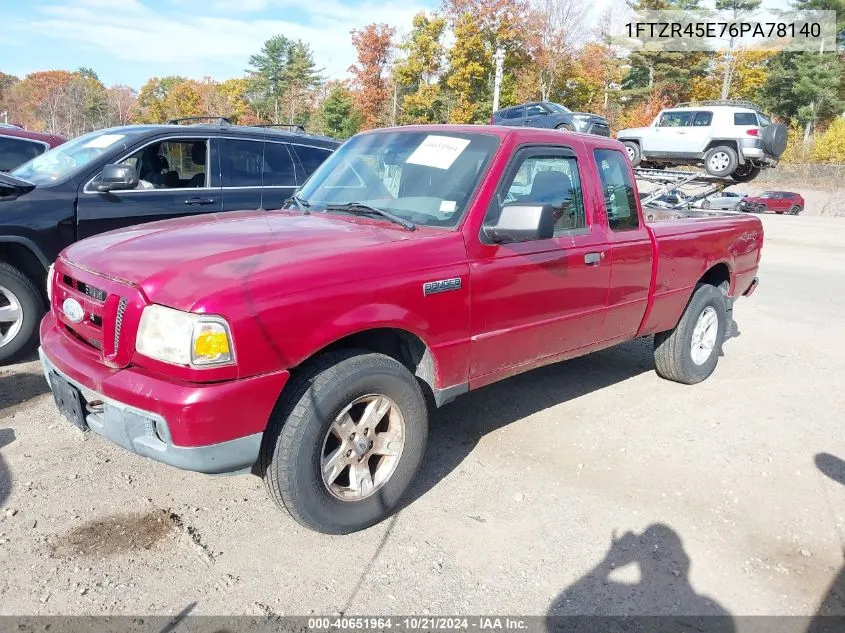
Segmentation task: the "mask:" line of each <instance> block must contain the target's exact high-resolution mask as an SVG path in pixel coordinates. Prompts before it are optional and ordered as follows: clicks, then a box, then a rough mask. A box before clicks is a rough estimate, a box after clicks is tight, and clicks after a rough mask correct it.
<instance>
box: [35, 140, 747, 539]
mask: <svg viewBox="0 0 845 633" xmlns="http://www.w3.org/2000/svg"><path fill="white" fill-rule="evenodd" d="M119 169H120V166H115V172H116V173H115V174H111V173H110V174H109V175H108V177H109V178H115V179H117V178H120V177H121V175H120V174H119V173H117V172H118V170H119ZM762 243H763V227H762V224H761V222H760V220H759V218H756V217H750V216H741V215H725V216H714V217H706V218H700V219H691V218H687V219H672V220H667V221H663V222H657V223H653V224H652V223H646V222H645V221H644V220H643V214H642V209H641V207H640V204H639V198H638V195H637V187H636V181H635V180H634V173H633V170H632V169H631V163H630V161H629V160H628V157H627V155H626V153H625V148H624V146H623V145H622V144H621V143H620V142H619V141H616V140H612V139H609V138H605V137H601V136H594V135H584V134H573V133H570V132H560V131H555V130H543V129H536V128H527V127H519V128H506V127H483V128H480V127H478V126H453V125H436V126H408V127H403V128H392V129H390V128H388V129H381V130H373V131H370V132H367V133H364V134H359V135H358V136H355V137H353V138H352V139H351V140H349V141H348V142H347V143H346V144H344V145H343V146H342V147H341V148H340V149H338V150H337V151H336V152H335V153H334V154H332V155H331V156H330V157H329V158H328V159H327V161H326V162H325V163H323V165H322V166H321V167H319V168H318V169H317V171H316V172H314V174H313V175H312V177H311V178H310V179H309V180H308V181H307V182H306V183H305V185H304V186H303V187H302V188H301V189H299V191H298V192H297V194H296V195H293V196H291V197H290V198H289V199H288V200H287V202H286V203H285V205H284V206H283V208H282V209H279V210H275V211H269V210H262V211H257V212H254V211H242V212H232V213H228V214H209V215H203V216H193V217H188V218H182V219H174V220H165V221H161V222H154V223H150V224H144V225H141V226H135V227H131V228H128V229H124V230H119V231H111V232H109V233H104V234H102V235H99V236H95V237H91V238H89V239H85V240H82V241H81V242H77V243H76V244H74V245H72V246H70V247H68V248H66V249H65V250H64V251H63V252H62V253H61V254H60V256H59V258H58V259H57V260H56V263H55V266H54V267H53V268H51V270H50V273H49V277H48V283H49V287H50V289H51V299H50V305H51V308H50V312H49V313H48V314H47V315H46V316H45V317H44V319H43V321H42V322H41V331H40V333H41V349H40V356H41V360H42V363H43V367H44V373H45V375H46V377H47V380H48V382H49V383H50V387H51V389H52V391H53V394H54V397H55V401H56V404H57V406H58V408H59V410H60V411H62V412H63V413H64V414H65V415H66V417H67V418H68V419H69V420H70V421H71V422H73V423H74V424H75V425H77V426H78V427H79V428H81V429H83V430H85V429H90V430H92V431H94V432H95V433H97V434H100V435H102V436H104V437H106V438H107V439H109V440H110V441H112V442H114V443H116V444H118V445H120V446H123V447H124V448H127V449H128V450H131V451H133V452H135V453H137V454H139V455H143V456H146V457H149V458H151V459H155V460H158V461H161V462H164V463H167V464H170V465H172V466H176V467H178V468H184V469H188V470H194V471H201V472H207V473H223V472H236V471H238V472H254V473H257V474H260V475H262V476H263V477H264V478H265V481H266V483H267V487H268V489H269V492H270V495H271V497H272V498H273V499H274V500H275V501H276V502H277V503H278V505H279V506H280V507H281V508H283V509H285V510H287V511H288V512H289V513H290V514H291V515H292V516H293V517H294V518H295V519H296V520H298V521H299V522H301V523H302V524H303V525H305V526H307V527H309V528H311V529H315V530H318V531H321V532H326V533H335V534H341V533H348V532H352V531H355V530H359V529H363V528H365V527H367V526H369V525H373V524H374V523H377V522H378V521H380V520H382V519H384V518H385V517H387V516H389V515H390V514H391V513H392V512H394V511H395V509H396V508H397V507H398V504H399V503H400V500H401V498H402V496H403V494H404V493H405V492H406V490H407V489H408V487H409V486H410V484H411V483H412V481H413V479H414V475H415V473H416V471H417V469H418V468H419V466H420V464H421V462H422V459H423V455H424V452H425V445H426V437H427V428H428V415H429V408H430V407H435V406H439V405H442V404H444V403H446V402H449V401H450V400H452V399H454V398H456V397H457V396H459V395H461V394H463V393H465V392H467V391H468V390H470V389H476V388H478V387H483V386H484V385H488V384H490V383H494V382H496V381H497V380H501V379H503V378H507V377H509V376H513V375H514V374H518V373H520V372H524V371H527V370H530V369H533V368H535V367H539V366H541V365H546V364H548V363H553V362H557V361H561V360H565V359H568V358H573V357H575V356H581V355H583V354H588V353H590V352H593V351H596V350H599V349H603V348H606V347H610V346H612V345H616V344H618V343H621V342H623V341H629V340H631V339H634V338H637V337H641V336H646V335H654V358H655V365H656V368H657V373H658V374H659V375H660V376H662V377H664V378H667V379H669V380H674V381H677V382H681V383H685V384H692V383H697V382H700V381H702V380H704V379H705V378H707V377H708V376H709V375H710V374H711V373H712V372H713V371H714V369H715V367H716V363H717V362H718V360H719V356H720V354H721V348H722V342H723V341H724V340H725V338H726V337H728V336H730V333H731V332H732V331H733V321H732V318H731V314H732V307H733V304H734V301H735V300H736V299H737V298H739V297H741V296H748V295H750V294H751V293H752V292H753V291H754V289H755V288H756V286H757V269H758V266H759V262H760V250H761V247H762Z"/></svg>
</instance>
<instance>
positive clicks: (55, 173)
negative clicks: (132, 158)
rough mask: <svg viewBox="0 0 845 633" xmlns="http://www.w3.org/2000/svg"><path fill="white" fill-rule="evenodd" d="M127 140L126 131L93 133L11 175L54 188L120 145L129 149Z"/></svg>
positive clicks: (43, 156) (23, 166)
mask: <svg viewBox="0 0 845 633" xmlns="http://www.w3.org/2000/svg"><path fill="white" fill-rule="evenodd" d="M126 139H127V134H126V133H125V132H122V131H116V130H99V131H97V132H91V133H90V134H85V135H84V136H80V137H78V138H75V139H73V140H72V141H68V142H67V143H64V144H63V145H59V146H58V147H56V148H54V149H51V150H50V151H48V152H44V153H43V154H41V155H40V156H36V157H35V158H33V159H32V160H31V161H29V162H27V163H24V164H23V165H21V166H20V167H18V168H17V169H15V170H13V171H12V172H11V174H12V175H13V176H17V177H18V178H23V179H24V180H28V181H29V182H31V183H33V184H35V185H50V184H53V183H55V182H58V181H60V180H64V178H65V177H67V176H68V175H70V174H71V173H72V172H74V171H76V170H77V169H79V168H81V167H85V166H87V165H89V164H90V163H93V162H94V161H95V160H97V159H98V158H99V157H100V156H102V155H103V154H105V153H106V152H108V151H111V150H112V149H113V148H115V147H116V146H118V145H120V146H124V147H125V146H126Z"/></svg>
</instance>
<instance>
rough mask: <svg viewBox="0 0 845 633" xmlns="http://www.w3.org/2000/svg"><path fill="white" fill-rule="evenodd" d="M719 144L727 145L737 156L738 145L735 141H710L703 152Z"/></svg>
mask: <svg viewBox="0 0 845 633" xmlns="http://www.w3.org/2000/svg"><path fill="white" fill-rule="evenodd" d="M719 145H727V146H728V147H730V148H731V149H733V150H734V151H735V152H736V153H737V156H739V146H738V145H737V142H736V141H710V143H709V145H707V147H705V148H704V152H705V153H707V152H709V151H710V150H711V149H713V148H714V147H719Z"/></svg>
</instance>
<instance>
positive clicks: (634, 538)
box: [546, 523, 736, 633]
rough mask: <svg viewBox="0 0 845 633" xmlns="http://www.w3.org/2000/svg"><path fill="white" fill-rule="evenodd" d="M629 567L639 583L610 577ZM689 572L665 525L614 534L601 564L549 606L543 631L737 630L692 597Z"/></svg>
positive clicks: (710, 603)
mask: <svg viewBox="0 0 845 633" xmlns="http://www.w3.org/2000/svg"><path fill="white" fill-rule="evenodd" d="M630 565H636V566H637V567H638V568H639V569H638V571H639V580H638V581H637V582H626V581H623V580H620V579H615V578H614V577H613V576H614V574H625V576H627V575H628V574H626V573H625V572H627V571H631V572H633V571H635V570H633V569H626V570H624V571H623V570H622V568H628V566H630ZM689 571H690V558H689V556H688V555H687V553H686V551H685V550H684V546H683V542H682V541H681V537H680V536H679V535H678V534H677V532H675V531H674V530H673V529H672V528H670V527H669V526H667V525H664V524H662V523H655V524H653V525H651V526H649V527H648V528H647V529H646V530H645V531H644V532H643V533H642V534H635V533H633V532H628V533H626V534H624V535H623V536H622V537H621V538H619V539H617V538H615V535H614V537H613V538H612V539H611V544H610V549H609V550H608V552H607V554H606V555H605V557H604V559H603V560H602V561H601V562H599V563H598V565H596V566H595V567H594V568H593V569H591V570H590V571H589V572H588V573H587V574H585V575H584V576H583V577H582V578H580V579H579V580H577V581H576V582H575V583H573V584H572V585H570V586H569V587H567V588H566V589H564V590H563V591H561V593H560V594H559V595H558V596H557V598H556V599H555V600H554V602H552V604H551V606H550V607H549V609H548V613H547V618H546V627H547V629H548V630H549V631H561V632H563V631H579V632H580V631H592V630H596V631H598V630H601V631H617V630H618V631H623V630H624V631H636V630H648V631H664V630H666V631H707V632H708V633H711V632H719V633H729V632H733V631H735V630H736V628H735V625H734V620H733V618H732V617H731V614H730V613H729V612H728V611H727V610H726V609H725V608H724V607H722V606H721V605H719V603H717V602H716V601H715V600H713V599H712V598H709V597H707V596H703V595H700V594H697V593H696V592H695V590H694V589H693V588H692V586H691V585H690V582H689ZM567 616H569V617H567ZM574 616H584V617H574ZM587 616H589V617H587ZM596 616H605V617H596ZM623 616H624V617H623ZM657 616H659V617H657ZM637 627H641V628H637Z"/></svg>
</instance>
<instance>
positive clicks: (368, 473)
mask: <svg viewBox="0 0 845 633" xmlns="http://www.w3.org/2000/svg"><path fill="white" fill-rule="evenodd" d="M427 437H428V411H427V409H426V402H425V398H424V396H423V393H422V391H421V390H420V386H419V384H418V383H417V380H416V378H415V377H414V376H413V374H411V372H409V371H408V370H407V369H406V368H405V367H404V366H403V365H401V364H400V363H399V362H397V361H395V360H393V359H392V358H390V357H388V356H384V355H382V354H373V353H369V352H366V351H363V350H357V351H356V350H350V351H344V352H337V353H332V354H327V355H325V356H323V357H320V358H319V359H317V361H316V362H315V363H313V364H312V365H311V366H307V367H303V368H302V369H301V370H300V371H299V373H298V374H296V375H295V378H294V379H292V381H291V383H290V384H288V385H287V386H286V387H285V390H284V392H283V394H282V398H281V400H280V402H279V405H278V406H277V408H276V411H274V413H273V415H272V418H271V420H270V424H269V425H268V428H267V431H266V432H265V439H264V443H263V446H262V451H261V458H260V460H261V464H260V465H261V470H262V471H263V472H264V480H265V482H266V484H267V488H268V490H269V492H270V496H271V497H272V498H273V500H274V501H275V502H276V503H277V504H278V505H279V506H280V507H281V508H282V509H283V510H285V511H286V512H288V513H289V514H290V515H291V516H292V517H293V518H294V519H295V520H296V521H298V522H299V523H300V524H302V525H303V526H305V527H307V528H310V529H312V530H315V531H317V532H322V533H324V534H348V533H350V532H355V531H358V530H363V529H364V528H367V527H369V526H371V525H374V524H376V523H378V522H379V521H382V520H383V519H385V518H387V517H388V516H390V515H391V514H392V513H393V512H394V511H395V510H396V509H397V507H398V505H399V502H400V500H401V499H402V496H403V495H404V493H405V491H406V490H407V488H408V486H409V485H410V483H411V481H412V479H413V477H414V475H415V474H416V472H417V470H418V469H419V466H420V463H421V462H422V457H423V453H424V452H425V445H426V439H427Z"/></svg>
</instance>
